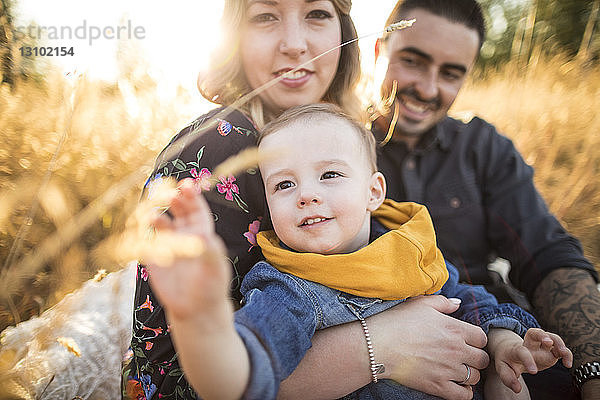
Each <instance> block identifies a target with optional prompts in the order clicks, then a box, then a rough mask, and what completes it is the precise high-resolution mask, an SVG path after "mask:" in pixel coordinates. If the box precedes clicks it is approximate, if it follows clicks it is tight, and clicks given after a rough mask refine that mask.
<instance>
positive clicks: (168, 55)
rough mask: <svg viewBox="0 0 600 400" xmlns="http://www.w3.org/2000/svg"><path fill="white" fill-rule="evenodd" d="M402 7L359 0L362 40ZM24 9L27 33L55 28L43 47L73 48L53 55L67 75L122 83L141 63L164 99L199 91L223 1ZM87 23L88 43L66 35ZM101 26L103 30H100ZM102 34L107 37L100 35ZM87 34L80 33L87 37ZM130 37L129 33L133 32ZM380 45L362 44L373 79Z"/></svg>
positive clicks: (390, 1)
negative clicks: (179, 88) (122, 76)
mask: <svg viewBox="0 0 600 400" xmlns="http://www.w3.org/2000/svg"><path fill="white" fill-rule="evenodd" d="M394 4H395V0H378V7H373V5H372V2H370V1H368V0H355V1H354V5H353V9H352V17H353V19H354V21H355V24H356V28H357V31H358V34H359V36H361V35H366V34H370V33H373V32H376V31H377V30H379V29H382V27H383V25H384V23H385V19H386V16H387V13H388V12H389V11H390V10H391V9H392V8H393V6H394ZM17 7H18V15H17V22H18V25H20V26H21V27H23V28H24V29H27V27H28V26H29V24H30V23H31V22H32V21H34V22H35V23H36V24H37V25H38V26H41V27H45V28H48V29H45V30H44V32H43V33H44V34H43V35H42V37H41V38H40V41H41V44H44V45H46V46H61V47H63V46H66V47H73V49H74V52H75V55H74V56H65V57H46V58H47V59H48V60H47V61H50V62H53V63H55V64H57V65H59V66H60V68H61V69H62V70H64V71H75V70H77V71H78V73H83V74H86V75H88V76H89V77H90V78H92V79H102V80H106V81H116V80H117V79H118V77H119V74H121V73H123V70H124V69H125V68H127V67H132V63H133V62H139V63H140V64H141V65H143V66H144V67H145V71H144V72H147V73H148V74H150V76H151V77H152V78H154V79H155V80H156V81H157V82H158V83H159V84H160V86H161V87H162V88H161V92H163V93H162V94H164V95H165V96H167V97H171V96H173V95H175V92H176V89H177V86H178V85H181V86H182V87H183V88H184V89H186V90H187V91H189V92H191V93H197V90H196V78H197V76H198V72H199V71H200V70H201V69H202V67H204V66H205V65H206V62H207V55H208V54H209V52H210V50H211V49H212V48H213V46H214V45H215V44H216V43H217V41H218V31H219V19H220V15H221V12H222V9H223V1H222V0H213V1H210V2H207V1H206V2H205V1H185V0H173V1H170V2H169V3H168V6H165V3H164V2H158V1H142V0H129V1H126V2H122V1H119V0H106V1H103V2H87V1H86V2H82V1H77V0H54V1H52V2H48V1H45V0H19V1H18V2H17ZM84 24H85V25H86V28H87V34H86V37H85V38H83V39H80V38H77V37H74V36H75V33H74V34H73V35H72V37H71V39H69V38H68V37H67V32H63V33H64V35H63V36H62V38H61V37H60V28H61V27H70V29H71V30H73V31H75V30H76V29H77V28H78V27H82V26H83V25H84ZM128 26H130V27H131V29H130V30H131V31H133V30H134V29H135V28H138V33H139V35H138V37H128V38H123V37H122V38H121V40H117V39H109V38H106V37H104V35H103V34H104V30H105V29H107V31H106V32H109V33H110V32H111V28H112V30H115V31H116V30H117V29H118V28H119V27H123V28H125V27H128ZM51 28H56V30H57V31H58V35H59V38H57V37H56V36H54V38H51V37H49V36H50V35H49V32H50V29H51ZM95 28H98V30H93V31H92V29H95ZM231 28H232V29H235V27H231ZM98 31H100V32H102V34H100V37H98V38H95V37H96V36H98ZM83 32H84V31H83V29H80V31H79V33H80V37H81V36H83V34H82V33H83ZM122 33H124V34H126V33H127V31H126V29H123V30H122ZM94 34H95V36H93V35H94ZM142 36H143V37H142ZM375 40H376V37H368V38H365V39H361V40H360V41H359V46H360V48H361V54H362V63H363V70H364V71H365V72H366V73H368V74H372V71H373V69H374V45H375ZM90 41H91V44H90Z"/></svg>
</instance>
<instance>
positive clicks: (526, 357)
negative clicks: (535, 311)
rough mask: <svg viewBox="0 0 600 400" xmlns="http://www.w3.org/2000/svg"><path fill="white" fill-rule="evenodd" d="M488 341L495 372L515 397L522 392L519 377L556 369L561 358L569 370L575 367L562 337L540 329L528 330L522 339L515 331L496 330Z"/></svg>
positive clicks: (571, 355) (491, 333)
mask: <svg viewBox="0 0 600 400" xmlns="http://www.w3.org/2000/svg"><path fill="white" fill-rule="evenodd" d="M492 331H495V332H492ZM489 339H490V342H489V345H488V348H489V350H490V352H492V354H491V356H492V357H493V358H494V366H495V368H496V372H497V373H498V375H499V376H500V379H501V380H502V382H503V383H504V384H505V385H506V386H507V387H509V388H510V389H511V390H513V391H514V392H515V393H519V392H520V391H521V384H520V383H519V376H520V375H521V374H522V373H523V372H527V373H530V374H536V373H537V372H538V371H542V370H544V369H547V368H550V367H551V366H553V365H554V364H555V363H556V361H558V359H559V358H562V359H563V361H562V362H563V364H564V366H565V367H567V368H570V367H571V366H572V363H573V354H572V353H571V351H570V350H569V349H568V348H567V347H566V346H565V343H564V342H563V340H562V339H561V338H560V336H558V335H555V334H553V333H548V332H545V331H544V330H542V329H539V328H531V329H529V330H528V331H527V332H526V334H525V337H524V338H523V339H521V338H520V337H519V336H518V335H516V334H515V333H513V332H512V331H508V330H505V329H493V330H491V331H490V334H489Z"/></svg>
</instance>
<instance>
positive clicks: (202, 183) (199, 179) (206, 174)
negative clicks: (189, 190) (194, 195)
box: [190, 168, 212, 192]
mask: <svg viewBox="0 0 600 400" xmlns="http://www.w3.org/2000/svg"><path fill="white" fill-rule="evenodd" d="M190 174H191V175H192V178H194V183H195V184H196V188H197V189H201V190H203V191H205V192H208V191H209V190H210V180H209V178H210V177H211V175H212V173H211V172H210V171H209V170H208V169H207V168H202V169H201V170H200V173H198V170H197V169H196V168H192V169H191V170H190ZM198 191H200V190H198Z"/></svg>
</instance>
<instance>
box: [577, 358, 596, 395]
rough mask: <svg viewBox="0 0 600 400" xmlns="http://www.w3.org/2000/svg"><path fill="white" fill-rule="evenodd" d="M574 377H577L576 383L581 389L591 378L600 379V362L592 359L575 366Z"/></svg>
mask: <svg viewBox="0 0 600 400" xmlns="http://www.w3.org/2000/svg"><path fill="white" fill-rule="evenodd" d="M573 378H574V379H575V384H576V385H577V387H578V388H580V389H581V385H583V384H584V383H585V382H587V381H589V380H590V379H599V378H600V362H598V361H592V362H587V363H585V364H582V365H580V366H579V367H577V368H575V371H573Z"/></svg>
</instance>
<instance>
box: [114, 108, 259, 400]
mask: <svg viewBox="0 0 600 400" xmlns="http://www.w3.org/2000/svg"><path fill="white" fill-rule="evenodd" d="M222 109H223V108H219V109H216V110H213V111H211V112H209V113H208V114H206V115H204V116H202V117H200V118H198V119H196V120H195V121H194V122H193V123H192V124H190V125H189V126H187V127H186V128H184V129H183V130H182V131H181V132H180V133H178V134H177V135H176V136H175V137H174V138H173V139H172V140H171V142H170V143H169V144H168V145H167V146H166V147H165V149H164V150H163V151H162V152H161V154H160V155H159V156H158V158H157V161H156V164H155V168H154V171H153V173H152V174H151V175H150V177H149V178H148V181H147V182H146V185H145V189H144V195H143V196H152V191H153V187H155V186H156V183H157V182H159V181H160V180H161V179H163V178H165V177H174V178H175V179H177V180H181V179H184V178H192V179H194V180H195V181H196V182H197V184H198V185H199V186H200V187H203V189H207V186H206V185H207V181H206V178H208V177H211V176H212V171H213V170H214V168H215V167H216V166H217V165H219V164H220V163H221V162H223V161H224V160H226V159H227V158H229V157H230V156H232V155H235V154H237V153H239V152H240V151H241V150H243V149H245V148H247V147H250V146H255V145H256V135H257V132H256V128H255V127H254V125H253V124H252V122H251V121H250V120H249V119H248V118H247V117H245V116H244V115H243V114H242V113H241V112H239V111H235V110H234V111H232V112H230V113H229V114H227V115H226V116H219V115H217V114H219V113H220V111H222ZM217 117H219V118H217ZM217 178H218V179H219V183H217V184H216V186H215V188H214V189H213V190H212V191H210V192H207V193H205V197H206V199H207V200H208V202H209V205H210V208H211V211H212V213H213V216H214V219H215V229H216V232H217V233H218V234H219V235H220V236H221V237H222V238H223V240H224V242H225V244H226V246H227V250H228V257H229V260H230V262H231V266H232V269H233V280H232V282H231V295H232V297H233V299H235V300H236V301H238V302H239V300H240V299H241V295H240V293H239V286H240V284H241V282H242V279H243V277H244V275H245V274H246V272H248V270H249V269H250V268H251V267H252V266H253V265H254V264H255V263H256V262H257V261H258V260H259V259H260V257H261V254H260V250H259V248H258V247H257V245H256V233H258V230H259V228H263V229H269V228H270V222H269V219H268V215H267V211H266V210H267V205H266V202H265V195H264V189H263V184H262V181H261V177H260V174H259V172H258V169H257V168H256V169H249V170H247V171H246V172H245V173H242V174H238V175H237V176H219V177H217ZM261 223H262V226H261ZM122 394H123V397H124V398H129V399H135V400H144V399H145V400H150V399H196V398H197V395H196V393H195V392H194V390H193V389H192V387H191V386H190V385H189V384H188V383H187V381H186V379H185V376H184V374H183V371H182V369H181V367H180V366H179V363H178V361H177V353H175V350H174V348H173V343H172V342H171V337H170V329H169V324H168V323H167V321H166V319H165V313H164V310H163V308H162V306H161V304H160V303H159V302H158V299H157V298H156V297H155V296H154V294H153V293H152V290H151V288H150V286H149V282H148V270H147V269H146V268H145V267H144V266H143V265H141V264H138V270H137V275H136V291H135V298H134V308H133V336H132V339H131V350H130V352H129V354H128V357H127V360H126V361H125V362H124V367H123V371H122Z"/></svg>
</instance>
